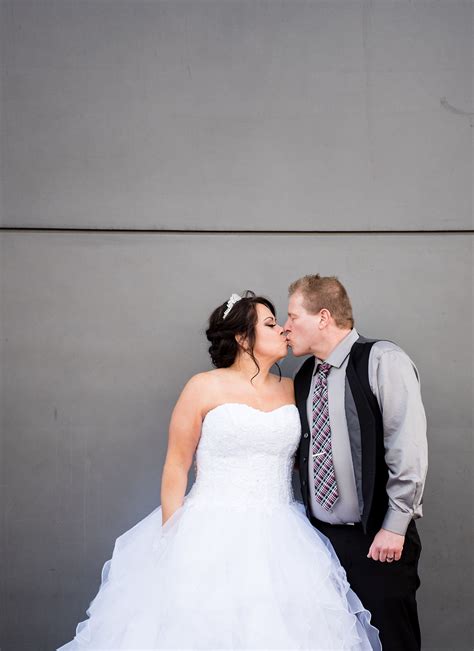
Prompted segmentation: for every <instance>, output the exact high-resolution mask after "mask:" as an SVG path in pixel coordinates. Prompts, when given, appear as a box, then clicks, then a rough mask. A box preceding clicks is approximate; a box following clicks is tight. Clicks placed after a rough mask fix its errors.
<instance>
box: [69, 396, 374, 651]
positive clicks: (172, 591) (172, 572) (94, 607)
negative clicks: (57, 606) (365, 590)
mask: <svg viewBox="0 0 474 651" xmlns="http://www.w3.org/2000/svg"><path fill="white" fill-rule="evenodd" d="M300 433H301V426H300V420H299V414H298V410H297V408H296V407H295V405H289V404H288V405H283V406H281V407H279V408H277V409H274V410H273V411H269V412H266V411H260V410H259V409H255V408H253V407H250V406H249V405H245V404H241V403H224V404H222V405H219V406H218V407H215V408H214V409H211V411H209V412H208V413H207V414H206V417H205V418H204V421H203V424H202V432H201V438H200V441H199V445H198V448H197V452H196V461H197V477H196V481H195V483H194V485H193V487H192V489H191V491H190V492H189V493H188V495H187V496H186V497H185V500H184V503H183V505H182V506H181V507H180V508H179V509H178V510H177V511H176V512H175V513H174V514H173V516H172V517H171V518H170V519H169V520H167V522H166V523H165V525H164V527H162V526H161V507H158V508H156V509H155V510H154V511H152V512H151V513H150V514H149V515H148V516H146V517H145V518H144V519H143V520H141V521H140V522H138V524H136V525H135V526H134V527H132V528H131V529H129V530H128V531H126V532H125V533H124V534H122V535H121V536H119V538H117V540H116V542H115V547H114V550H113V555H112V558H111V559H110V560H108V561H107V562H106V563H105V565H104V567H103V570H102V583H101V586H100V589H99V591H98V593H97V595H96V596H95V598H94V599H93V601H92V602H91V603H90V605H89V608H88V610H87V611H86V612H87V615H88V616H89V618H88V619H86V620H85V621H84V622H81V623H80V624H78V626H77V629H76V636H75V638H74V639H73V640H72V641H71V642H69V643H67V644H65V645H64V646H62V647H61V649H60V650H57V651H79V650H82V649H89V650H91V649H93V650H94V651H98V650H99V649H108V650H111V649H127V650H129V651H131V650H133V651H137V650H140V651H143V650H148V651H151V650H152V649H153V650H155V649H180V650H181V651H184V650H186V649H215V650H217V649H265V650H269V649H288V650H290V649H308V650H309V649H311V650H320V651H322V650H324V651H327V650H329V649H331V650H333V651H336V650H337V651H341V650H343V649H350V650H351V651H366V650H371V651H372V650H374V649H377V650H379V649H381V645H380V641H379V636H378V631H377V629H376V628H374V627H373V626H372V625H371V624H370V613H369V612H368V611H367V610H365V609H364V608H363V606H362V604H361V602H360V600H359V599H358V597H357V596H356V594H355V593H354V592H353V591H352V590H351V589H350V587H349V584H348V583H347V580H346V575H345V571H344V569H343V568H342V567H341V565H340V563H339V560H338V559H337V557H336V555H335V552H334V550H333V548H332V546H331V545H330V543H329V541H328V539H327V538H326V537H325V536H323V535H322V534H321V533H319V532H318V531H317V530H316V529H314V527H313V526H312V525H311V524H310V522H309V520H308V519H307V518H306V515H305V513H304V509H303V506H302V505H301V504H300V503H299V502H296V501H295V499H294V497H293V492H292V486H291V475H292V466H293V459H294V454H295V451H296V448H297V446H298V441H299V438H300Z"/></svg>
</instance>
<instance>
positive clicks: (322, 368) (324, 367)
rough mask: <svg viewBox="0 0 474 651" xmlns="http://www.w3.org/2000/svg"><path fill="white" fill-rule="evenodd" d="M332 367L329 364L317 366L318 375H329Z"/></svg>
mask: <svg viewBox="0 0 474 651" xmlns="http://www.w3.org/2000/svg"><path fill="white" fill-rule="evenodd" d="M331 368H332V366H331V364H328V363H327V362H323V363H322V364H320V365H319V366H318V373H321V374H322V375H324V376H325V377H327V376H328V375H329V371H330V370H331Z"/></svg>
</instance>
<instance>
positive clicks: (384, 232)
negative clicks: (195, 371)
mask: <svg viewBox="0 0 474 651" xmlns="http://www.w3.org/2000/svg"><path fill="white" fill-rule="evenodd" d="M0 232H11V233H111V234H114V233H120V234H122V233H127V234H128V233H129V234H134V233H137V234H142V233H149V234H159V235H160V234H161V235H168V234H169V235H463V234H467V235H470V234H473V233H474V229H457V230H454V229H446V230H443V229H427V230H245V229H241V230H238V229H232V230H231V229H228V230H225V229H220V230H218V229H176V228H173V229H170V228H57V227H56V228H55V227H28V226H27V227H23V226H0Z"/></svg>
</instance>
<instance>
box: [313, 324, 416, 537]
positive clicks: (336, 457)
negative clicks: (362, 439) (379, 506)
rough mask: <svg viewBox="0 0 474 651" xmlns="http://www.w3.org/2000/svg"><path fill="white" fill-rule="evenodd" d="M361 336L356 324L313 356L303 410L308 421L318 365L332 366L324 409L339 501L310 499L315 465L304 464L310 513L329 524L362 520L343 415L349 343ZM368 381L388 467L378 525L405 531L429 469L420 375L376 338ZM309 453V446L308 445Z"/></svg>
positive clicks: (402, 356)
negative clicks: (322, 354) (329, 504)
mask: <svg viewBox="0 0 474 651" xmlns="http://www.w3.org/2000/svg"><path fill="white" fill-rule="evenodd" d="M358 338H359V333H358V332H357V330H356V329H355V328H353V329H352V330H351V332H349V334H348V335H347V336H346V337H345V338H344V339H343V340H342V341H341V342H340V343H339V344H338V345H337V346H336V348H335V349H334V350H333V351H332V352H331V354H330V355H329V356H328V357H327V359H325V360H320V359H318V358H317V357H316V358H315V364H314V371H313V377H312V380H311V386H310V391H309V394H308V398H307V402H306V408H307V416H308V423H309V424H310V428H311V424H312V396H313V391H314V384H315V380H316V371H317V367H318V365H319V364H320V363H321V362H322V361H325V362H327V363H328V364H331V366H332V367H333V368H331V371H330V373H329V375H328V407H329V421H330V424H331V445H332V453H333V463H334V472H335V475H336V481H337V485H338V490H339V499H338V500H337V502H336V503H335V505H334V506H333V508H332V509H331V510H330V511H326V510H325V509H323V508H322V507H321V506H320V505H319V504H318V503H317V502H316V500H315V498H314V491H312V490H311V487H312V486H313V484H314V480H313V466H312V463H311V457H310V463H309V464H308V474H309V477H308V479H309V486H310V491H309V493H310V503H311V510H312V513H313V515H314V516H315V517H316V518H318V519H319V520H323V521H325V522H330V523H332V524H352V523H354V522H360V520H361V512H362V507H363V505H361V504H360V502H359V498H358V493H357V488H356V479H355V476H354V466H353V463H352V455H351V445H350V439H349V431H348V427H347V417H346V399H345V398H346V396H345V392H346V390H348V391H350V387H349V384H348V383H347V382H346V367H347V363H348V361H349V353H350V350H351V348H352V346H353V344H354V343H355V342H356V341H357V339H358ZM369 384H370V388H371V389H372V392H373V393H374V395H375V397H376V398H377V401H378V404H379V407H380V411H381V412H382V418H383V427H384V442H385V462H386V463H387V466H388V469H389V479H388V482H387V487H386V490H387V494H388V500H389V506H388V510H387V513H386V516H385V519H384V521H383V524H382V527H383V528H384V529H387V530H389V531H393V532H394V533H398V534H401V535H405V532H406V530H407V527H408V525H409V523H410V520H411V519H412V518H420V517H421V516H422V495H423V488H424V483H425V478H426V471H427V465H428V463H427V456H428V455H427V441H426V417H425V410H424V408H423V403H422V400H421V394H420V382H419V373H418V370H417V368H416V366H415V364H414V363H413V362H412V360H411V359H410V358H409V357H408V355H407V354H406V353H405V352H404V351H403V350H402V349H401V348H400V347H399V346H397V345H396V344H394V343H392V342H390V341H378V342H376V343H375V344H374V345H373V346H372V349H371V351H370V356H369ZM310 454H311V446H310Z"/></svg>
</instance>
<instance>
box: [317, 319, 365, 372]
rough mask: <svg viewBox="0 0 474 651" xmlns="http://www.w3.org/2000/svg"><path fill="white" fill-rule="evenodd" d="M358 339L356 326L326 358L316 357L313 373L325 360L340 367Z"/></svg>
mask: <svg viewBox="0 0 474 651" xmlns="http://www.w3.org/2000/svg"><path fill="white" fill-rule="evenodd" d="M357 339H359V333H358V332H357V330H356V329H355V328H352V330H351V331H350V332H349V333H348V334H347V335H346V336H345V337H344V339H343V340H342V341H340V342H339V343H338V344H337V346H336V347H335V348H334V350H332V351H331V353H330V354H329V355H328V357H327V358H326V359H325V360H322V359H319V357H315V358H314V371H313V375H314V374H315V373H316V371H317V368H318V366H319V364H322V363H323V361H324V362H326V363H327V364H331V366H335V367H336V368H340V367H341V366H342V364H343V363H344V360H345V359H346V357H347V356H348V355H349V353H350V352H351V348H352V346H353V345H354V343H355V342H356V341H357Z"/></svg>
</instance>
